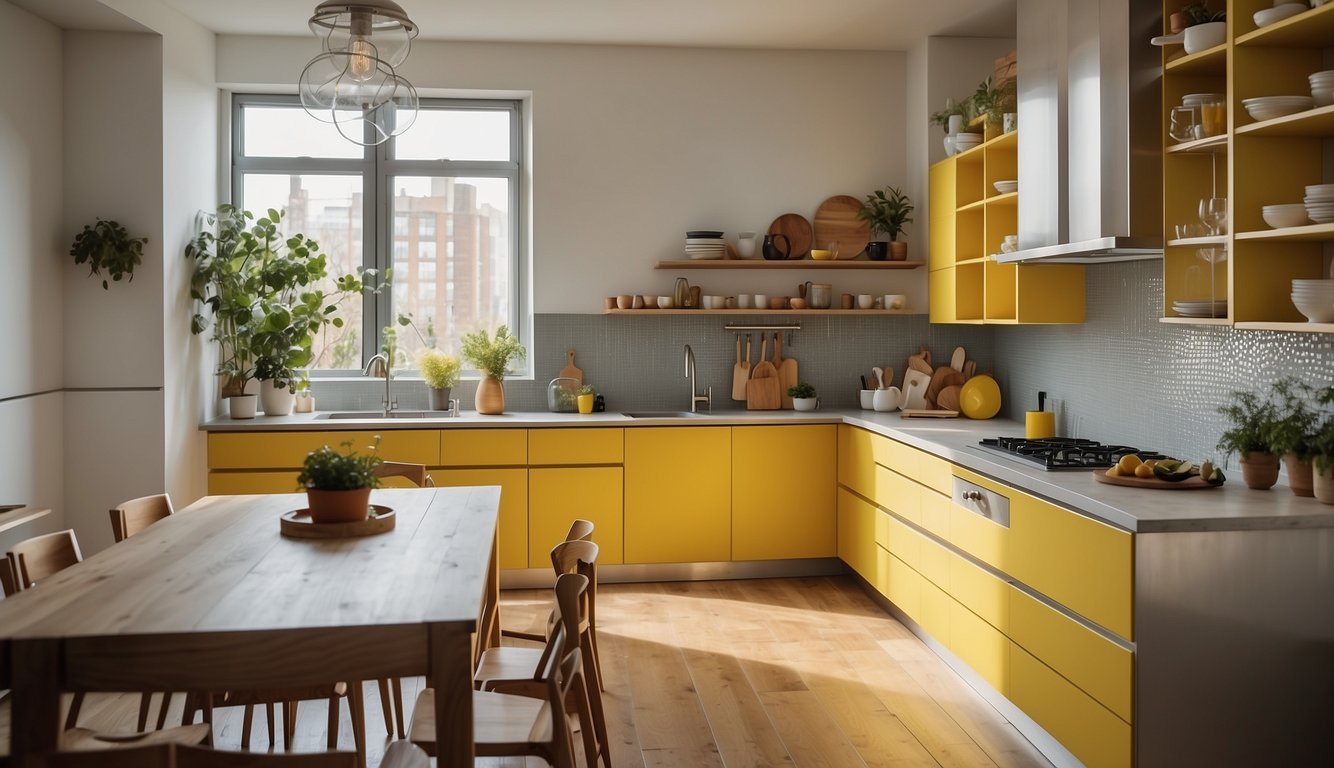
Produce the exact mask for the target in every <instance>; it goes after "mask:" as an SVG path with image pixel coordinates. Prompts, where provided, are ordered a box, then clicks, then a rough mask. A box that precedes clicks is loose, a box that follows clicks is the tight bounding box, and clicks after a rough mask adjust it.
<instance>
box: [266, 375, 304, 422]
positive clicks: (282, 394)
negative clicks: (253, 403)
mask: <svg viewBox="0 0 1334 768" xmlns="http://www.w3.org/2000/svg"><path fill="white" fill-rule="evenodd" d="M259 402H260V405H261V406H263V408H264V415H265V416H290V415H291V414H292V406H293V405H294V404H295V402H296V393H294V392H293V391H292V390H291V389H290V388H289V387H277V386H274V384H273V382H272V381H271V380H265V381H261V382H260V383H259Z"/></svg>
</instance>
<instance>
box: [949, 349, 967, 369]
mask: <svg viewBox="0 0 1334 768" xmlns="http://www.w3.org/2000/svg"><path fill="white" fill-rule="evenodd" d="M967 359H968V353H966V352H964V350H963V347H955V348H954V354H952V355H950V367H951V368H953V369H954V370H956V371H958V372H959V373H963V364H964V361H965V360H967Z"/></svg>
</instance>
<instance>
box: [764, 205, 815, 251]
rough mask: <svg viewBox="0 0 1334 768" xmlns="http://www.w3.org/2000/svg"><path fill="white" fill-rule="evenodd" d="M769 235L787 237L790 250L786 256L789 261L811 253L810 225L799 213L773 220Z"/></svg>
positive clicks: (784, 215)
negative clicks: (790, 246)
mask: <svg viewBox="0 0 1334 768" xmlns="http://www.w3.org/2000/svg"><path fill="white" fill-rule="evenodd" d="M769 234H771V235H787V240H788V242H789V243H791V244H792V250H790V251H788V254H787V257H788V258H789V259H804V258H806V256H807V254H809V253H810V252H811V239H812V238H813V237H814V233H813V232H812V231H811V223H810V222H809V221H807V220H806V217H805V216H802V215H801V214H799V213H785V214H783V215H782V216H779V217H778V218H776V219H774V222H773V223H772V224H770V225H769Z"/></svg>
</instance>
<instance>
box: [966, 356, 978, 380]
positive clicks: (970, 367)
mask: <svg viewBox="0 0 1334 768" xmlns="http://www.w3.org/2000/svg"><path fill="white" fill-rule="evenodd" d="M976 373H977V361H976V360H969V361H968V362H966V363H964V364H963V379H964V381H965V382H967V381H968V380H970V379H972V378H973V376H974V375H975V374H976Z"/></svg>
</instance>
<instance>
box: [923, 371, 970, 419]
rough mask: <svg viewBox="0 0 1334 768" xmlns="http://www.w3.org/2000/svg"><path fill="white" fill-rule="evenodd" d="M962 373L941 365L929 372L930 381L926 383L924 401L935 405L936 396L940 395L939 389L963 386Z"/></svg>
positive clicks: (932, 405)
mask: <svg viewBox="0 0 1334 768" xmlns="http://www.w3.org/2000/svg"><path fill="white" fill-rule="evenodd" d="M963 382H964V378H963V374H962V373H959V372H958V371H956V370H954V369H953V368H951V367H949V366H948V365H942V366H940V367H939V368H937V369H936V370H935V372H934V373H932V374H931V381H930V382H929V383H927V385H926V402H927V404H928V405H930V406H931V407H932V408H934V407H936V405H937V402H936V398H938V397H939V396H940V391H941V390H942V389H944V388H945V387H953V386H960V387H962V386H963Z"/></svg>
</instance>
